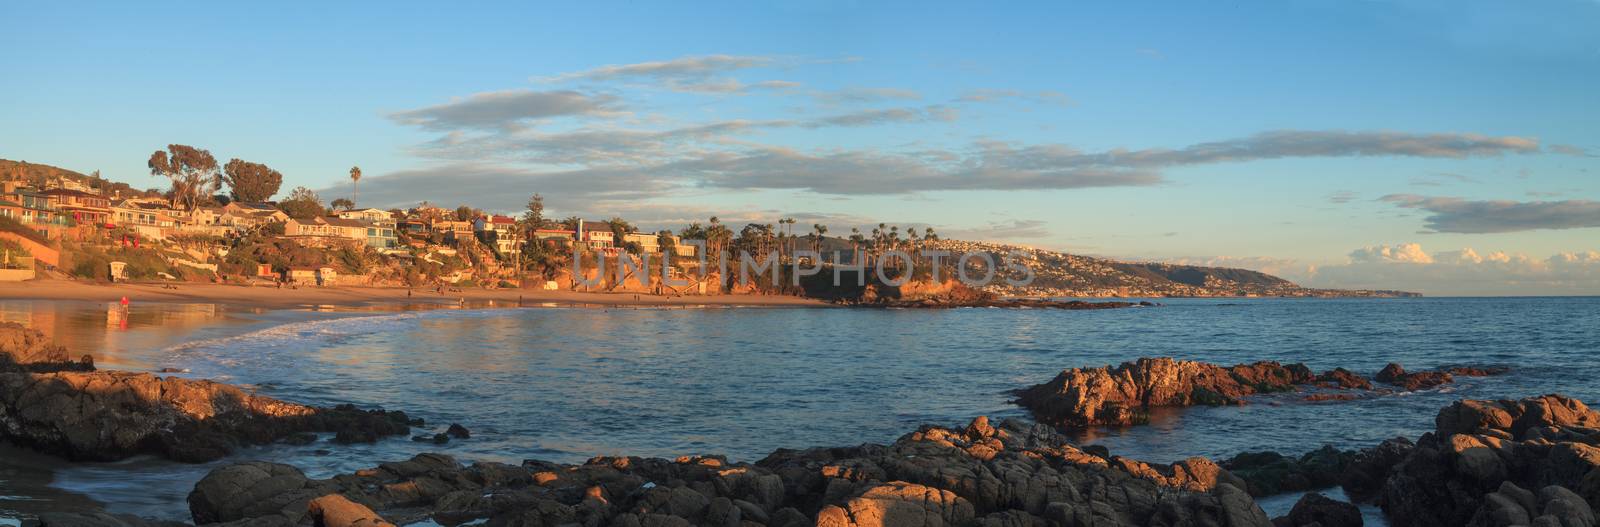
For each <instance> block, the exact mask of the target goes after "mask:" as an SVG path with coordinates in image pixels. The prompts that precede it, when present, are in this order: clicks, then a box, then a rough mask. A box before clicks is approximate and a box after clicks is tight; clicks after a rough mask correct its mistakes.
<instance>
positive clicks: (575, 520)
mask: <svg viewBox="0 0 1600 527" xmlns="http://www.w3.org/2000/svg"><path fill="white" fill-rule="evenodd" d="M1113 459H1115V460H1116V463H1112V462H1110V461H1108V460H1107V459H1106V458H1104V457H1099V456H1093V455H1089V454H1086V453H1084V452H1083V451H1081V450H1078V449H1077V448H1075V447H1073V446H1072V445H1071V444H1070V443H1069V442H1068V441H1067V439H1066V437H1065V436H1063V435H1061V434H1060V433H1059V432H1057V431H1055V430H1054V429H1052V428H1050V427H1048V426H1045V425H1037V424H1032V423H1025V422H1022V421H1020V420H1015V419H1008V420H1005V421H1001V422H999V423H993V422H991V421H989V420H988V419H975V420H973V422H972V423H970V424H968V425H967V426H965V427H961V428H945V427H938V426H924V427H921V428H919V429H918V430H916V431H915V432H912V433H910V434H906V435H905V436H902V437H901V438H900V439H899V440H897V441H895V442H894V443H892V444H887V445H870V444H869V445H859V446H852V447H836V448H810V449H805V450H778V451H776V452H773V453H772V454H771V455H769V456H767V457H766V458H764V459H762V460H761V461H758V462H756V463H753V464H750V463H732V462H729V461H728V460H727V459H726V458H722V457H718V456H685V457H681V458H678V459H655V458H638V457H596V458H593V459H590V460H589V461H588V462H585V463H583V464H579V465H561V464H556V463H550V462H545V461H538V460H529V461H525V462H523V464H522V466H509V465H503V464H499V463H475V464H472V465H470V466H462V465H461V464H460V463H457V462H456V461H455V460H454V459H452V458H450V457H448V456H444V455H440V454H421V455H418V456H416V457H413V458H412V459H410V460H406V461H401V462H396V463H383V464H380V465H378V466H377V467H375V468H372V469H366V470H361V471H357V472H356V473H354V474H345V475H339V476H335V477H333V478H330V479H327V480H320V481H306V480H305V479H304V477H303V476H300V477H294V476H297V475H298V471H293V470H292V469H288V470H289V472H288V473H287V474H278V473H277V472H274V471H278V470H281V469H279V468H277V466H274V465H271V464H260V463H256V464H252V463H246V464H239V465H230V466H229V467H224V468H221V469H217V470H215V471H213V472H212V473H211V474H210V475H208V476H207V477H206V478H205V479H202V480H201V482H200V483H199V484H197V485H196V490H195V493H193V494H191V499H190V502H191V509H192V510H193V512H194V513H195V519H196V521H197V522H199V523H210V522H214V521H249V522H255V521H272V522H289V523H301V524H306V523H309V522H311V521H312V520H311V519H310V518H309V516H302V517H299V518H291V516H293V513H292V511H294V510H300V511H307V510H309V509H308V508H306V507H307V506H308V505H309V503H310V500H313V499H317V498H321V497H324V496H327V495H329V494H337V495H339V496H342V497H343V498H345V499H348V500H349V501H350V502H352V503H354V504H359V505H361V506H364V507H366V508H367V509H369V510H371V511H375V514H381V515H382V517H383V518H384V519H386V520H388V521H391V522H394V523H395V524H398V525H409V524H413V523H417V522H421V521H425V520H426V521H434V522H436V523H439V524H441V525H454V524H459V523H461V522H466V521H477V520H484V521H486V522H487V524H488V525H596V526H632V525H638V526H640V527H644V526H647V525H655V526H667V525H716V526H720V527H727V526H734V525H737V526H740V527H747V526H755V525H768V526H789V527H799V526H803V525H824V524H826V525H868V524H870V525H995V526H1018V527H1021V526H1030V527H1031V526H1033V525H1042V524H1044V523H1045V522H1046V521H1047V519H1048V518H1064V519H1065V520H1063V523H1064V524H1069V525H1127V526H1133V525H1146V524H1151V522H1150V521H1149V520H1151V519H1152V518H1161V523H1164V524H1168V525H1219V526H1220V525H1235V526H1241V527H1265V526H1266V525H1268V524H1269V522H1268V521H1267V519H1266V515H1265V514H1263V513H1262V512H1261V509H1260V508H1259V507H1257V506H1256V504H1255V502H1254V501H1253V500H1252V499H1251V498H1250V496H1249V495H1248V494H1247V493H1246V492H1245V491H1243V490H1240V488H1239V487H1237V486H1236V485H1242V484H1243V482H1242V481H1240V480H1238V479H1237V478H1235V477H1233V476H1232V475H1231V474H1229V473H1228V472H1227V471H1225V470H1222V469H1221V468H1220V467H1218V466H1217V465H1215V464H1214V463H1211V462H1209V461H1206V460H1204V459H1198V458H1197V459H1191V460H1186V461H1184V462H1182V463H1177V464H1173V465H1165V466H1154V465H1150V464H1146V463H1142V462H1137V461H1134V460H1127V459H1124V458H1113ZM274 475H276V476H274ZM278 476H281V477H282V479H281V480H273V479H272V478H273V477H278ZM258 489H259V490H258ZM258 504H259V506H258ZM297 505H298V506H300V507H302V508H300V509H294V507H295V506H297ZM245 509H248V510H249V512H248V513H247V514H246V515H243V516H242V514H244V513H242V512H241V511H243V510H245ZM285 511H290V512H285ZM363 517H365V516H363ZM219 518H227V519H219Z"/></svg>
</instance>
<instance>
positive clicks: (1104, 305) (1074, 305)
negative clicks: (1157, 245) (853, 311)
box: [850, 298, 1157, 310]
mask: <svg viewBox="0 0 1600 527" xmlns="http://www.w3.org/2000/svg"><path fill="white" fill-rule="evenodd" d="M850 305H851V306H854V307H892V308H913V309H915V308H920V309H952V308H959V307H993V308H1002V309H1066V310H1086V309H1121V308H1125V307H1154V306H1156V305H1157V304H1155V303H1153V302H1085V301H1082V300H1045V299H1038V298H1013V299H994V298H988V299H981V300H970V301H949V300H944V299H940V298H921V299H916V300H893V301H882V302H877V303H872V304H850Z"/></svg>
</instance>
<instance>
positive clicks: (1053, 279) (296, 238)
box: [0, 145, 1409, 298]
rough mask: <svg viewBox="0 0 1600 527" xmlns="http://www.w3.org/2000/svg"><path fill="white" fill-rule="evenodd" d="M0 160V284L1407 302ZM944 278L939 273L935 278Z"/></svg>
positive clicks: (1270, 280) (1141, 266)
mask: <svg viewBox="0 0 1600 527" xmlns="http://www.w3.org/2000/svg"><path fill="white" fill-rule="evenodd" d="M0 163H4V164H0V255H3V259H0V281H18V280H30V279H71V280H88V281H98V282H118V281H146V282H159V283H167V284H171V285H169V287H175V286H176V284H181V283H185V282H188V283H233V284H244V285H262V286H275V287H283V286H289V287H302V286H306V287H330V286H391V287H412V288H415V287H421V288H433V289H438V290H441V291H442V290H443V289H445V288H451V289H459V288H465V287H473V288H489V289H499V288H529V289H540V290H583V291H602V292H604V291H610V292H627V293H649V294H660V295H685V294H717V293H730V292H744V293H752V292H755V293H773V292H776V293H786V294H792V293H796V292H798V291H797V290H795V289H793V288H790V287H785V286H784V285H783V284H781V283H779V282H780V281H778V280H767V282H766V283H762V282H757V283H756V284H755V285H754V286H751V287H746V288H744V289H738V288H737V285H738V284H735V283H734V282H733V281H732V280H728V279H706V278H705V274H702V273H701V272H700V271H702V269H700V268H699V266H700V265H702V264H701V263H699V260H700V258H699V257H700V255H699V254H698V253H697V248H700V247H704V248H706V249H707V251H706V252H708V253H709V254H711V255H716V254H722V253H724V252H730V251H744V252H748V253H752V254H755V255H756V259H757V260H760V259H762V258H766V257H768V255H776V258H778V261H779V263H780V266H779V267H783V266H787V265H791V264H794V263H796V262H798V261H800V259H801V258H806V259H807V261H805V263H806V264H814V263H823V264H827V265H832V264H840V263H845V264H848V263H850V262H857V261H858V260H857V259H858V258H859V259H860V260H863V261H866V262H874V261H881V258H883V257H884V255H885V253H888V252H891V251H903V252H907V253H916V252H918V251H923V250H934V251H948V252H949V253H950V254H967V253H983V254H988V255H992V259H990V260H989V261H992V262H1000V261H1002V260H1003V259H1004V258H1007V257H1009V258H1014V259H1015V261H1017V262H1019V263H1021V264H1022V265H1024V266H1025V267H1026V268H1027V269H1029V270H1030V271H1031V273H1032V274H1033V276H1032V277H1024V276H1021V275H1020V274H1019V273H1017V272H1016V270H1015V269H1014V268H1011V267H1007V266H1002V265H998V263H997V264H996V265H995V269H994V272H995V273H996V274H997V275H998V276H999V277H1000V278H1002V279H997V280H992V281H989V282H987V283H986V284H985V285H983V286H982V289H984V290H985V291H988V292H989V293H992V294H996V295H1000V296H1007V297H1033V298H1045V297H1208V296H1246V297H1255V296H1261V297H1268V296H1286V297H1307V296H1407V295H1409V293H1404V292H1398V291H1346V290H1325V289H1311V288H1305V287H1301V286H1299V285H1296V284H1294V283H1292V282H1289V281H1287V280H1283V279H1280V278H1277V277H1273V276H1270V275H1267V274H1264V273H1259V272H1255V271H1247V270H1242V269H1225V268H1208V267H1196V266H1186V265H1171V264H1162V263H1134V262H1120V261H1115V260H1107V259H1101V258H1093V257H1086V256H1078V255H1070V254H1065V253H1059V252H1055V251H1048V250H1043V249H1035V248H1028V247H1019V246H1014V245H1006V244H1000V243H991V242H980V241H962V240H948V239H943V238H941V237H939V236H938V235H937V234H936V233H934V232H933V229H932V228H924V229H922V230H920V231H919V230H918V229H915V228H907V229H905V230H904V231H902V230H901V228H900V227H898V226H889V225H879V226H878V227H877V228H870V227H869V231H868V232H861V229H859V228H852V229H851V233H850V234H849V235H848V236H828V232H829V231H828V228H827V226H825V225H820V224H818V225H812V226H811V227H810V228H804V227H802V226H799V225H796V223H797V222H796V220H793V219H788V218H783V219H777V220H776V221H775V222H774V223H771V224H761V223H751V224H748V225H745V226H743V227H742V228H739V229H738V230H737V231H735V230H734V228H733V227H731V226H729V225H725V224H723V223H722V222H720V221H719V220H718V219H717V218H715V217H713V218H710V219H709V221H708V222H707V223H706V224H699V223H695V224H691V225H688V226H685V227H684V228H682V229H681V230H679V231H678V232H673V231H670V230H660V231H654V232H649V231H642V230H640V229H639V228H637V227H636V226H634V225H633V224H631V223H629V222H628V221H627V220H625V219H623V218H617V217H613V218H610V219H605V220H590V219H584V218H581V217H576V216H574V217H568V218H564V219H552V218H546V217H544V205H543V201H542V198H540V197H539V196H538V195H537V194H535V195H532V196H531V197H530V199H529V203H528V208H527V209H526V210H524V211H521V213H520V214H517V215H514V216H513V215H508V214H502V213H493V212H485V211H482V210H479V209H476V208H473V207H470V206H466V205H462V206H459V207H456V208H453V209H449V208H443V207H439V206H435V205H432V204H429V203H427V202H420V203H419V204H418V205H417V206H415V207H411V208H406V209H399V208H395V209H379V208H371V207H360V206H359V205H358V204H357V202H356V201H355V200H356V199H357V197H358V196H359V193H358V192H359V183H360V177H361V174H360V169H359V168H352V169H351V171H350V185H351V188H350V190H351V195H350V197H349V198H344V197H340V198H336V199H333V200H332V201H331V202H328V203H326V204H325V203H324V202H323V200H322V198H321V197H320V196H317V195H316V193H315V192H312V191H310V190H308V189H305V188H304V187H301V188H296V189H293V190H292V191H290V192H289V195H288V197H287V198H286V199H280V200H277V201H271V200H270V198H271V197H272V196H274V195H276V194H277V193H278V188H277V187H278V186H279V184H280V182H281V174H278V173H277V172H276V171H273V170H271V169H269V168H267V167H266V166H265V165H261V164H256V163H248V162H243V161H240V160H237V159H235V160H233V161H231V162H229V163H228V164H227V165H226V166H225V167H221V168H219V165H218V163H217V162H216V161H215V160H214V159H212V158H211V155H210V153H209V152H206V151H204V150H200V149H195V148H191V147H187V146H183V145H172V146H171V147H169V150H168V151H158V152H157V154H156V155H153V156H152V160H151V161H150V168H151V173H152V175H155V176H161V177H166V178H167V179H169V180H170V181H171V187H170V188H169V189H168V190H159V189H150V190H139V189H136V188H134V187H133V186H131V185H129V184H126V183H121V182H112V181H110V180H107V179H105V178H101V177H99V175H98V173H95V174H93V175H83V174H79V173H76V172H71V171H67V170H63V169H59V168H56V167H52V166H48V165H40V164H32V163H24V162H10V161H0ZM685 240H693V241H694V242H695V243H686V242H685ZM574 249H576V250H574ZM803 251H814V252H815V253H817V254H819V255H824V256H821V259H822V262H810V261H809V257H805V256H802V255H803V254H810V253H807V252H803ZM573 254H579V255H582V257H583V258H586V260H585V261H586V262H594V263H600V264H601V265H604V263H603V262H606V261H610V262H612V264H611V265H612V267H610V270H608V271H606V272H605V273H604V274H602V273H601V270H599V269H589V270H587V272H586V273H587V274H585V275H584V276H579V277H577V279H575V278H574V276H573V273H572V270H571V269H572V265H571V264H572V262H571V258H572V256H571V255H573ZM840 255H842V256H840ZM664 257H666V258H664ZM836 258H837V259H836ZM664 259H665V260H668V261H669V262H670V263H668V265H666V266H664V267H663V268H664V269H666V270H667V271H666V272H669V273H670V274H671V275H672V277H671V278H673V279H674V280H672V281H673V282H686V284H687V285H675V284H674V283H663V281H661V280H654V281H651V280H648V279H646V280H644V283H636V282H638V281H634V280H625V279H621V278H620V277H614V276H613V274H614V273H615V271H616V269H617V268H619V267H622V264H623V263H624V262H623V260H626V263H627V264H631V265H634V266H641V267H642V266H643V265H645V263H646V262H657V263H656V264H655V265H660V263H659V262H661V261H662V260H664ZM762 263H765V262H762ZM897 263H898V262H897ZM910 263H912V264H913V265H921V264H922V263H923V262H921V261H914V262H910ZM706 265H709V266H710V267H708V268H707V269H704V270H705V271H713V270H715V269H717V264H716V263H715V261H714V260H713V261H712V262H710V263H709V264H706ZM944 265H948V263H946V264H944ZM966 265H969V266H972V267H974V268H976V269H977V270H978V271H982V272H977V273H976V274H979V275H983V274H986V273H987V271H985V269H986V265H985V264H984V262H983V261H982V260H972V261H970V262H969V263H968V264H966ZM589 267H593V265H590V266H589ZM952 271H953V270H952ZM924 272H925V271H924ZM646 274H648V275H651V276H653V275H654V274H655V273H654V272H652V273H646ZM730 274H732V273H730ZM951 274H954V273H953V272H949V271H947V274H945V275H944V276H946V277H949V276H950V275H951ZM774 276H775V275H774ZM927 276H928V275H926V274H924V275H921V276H919V277H923V278H925V277H927ZM697 277H698V278H700V279H696V278H697ZM590 278H596V279H598V280H599V281H598V282H591V280H590ZM718 278H721V277H720V276H719V277H718ZM1023 278H1028V279H1027V280H1023ZM679 279H681V280H679ZM945 279H946V280H948V278H945ZM1023 282H1026V283H1023ZM1018 284H1020V285H1018Z"/></svg>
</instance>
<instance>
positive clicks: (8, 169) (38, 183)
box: [0, 159, 144, 195]
mask: <svg viewBox="0 0 1600 527" xmlns="http://www.w3.org/2000/svg"><path fill="white" fill-rule="evenodd" d="M13 180H20V181H24V182H26V183H27V184H29V185H31V186H35V187H42V186H45V184H46V183H48V182H52V181H56V180H67V181H72V182H75V183H78V184H80V185H83V186H85V187H88V188H92V189H96V190H99V191H101V192H104V193H108V194H110V193H118V192H120V193H121V194H124V195H127V194H136V193H142V192H144V191H143V190H141V189H136V188H133V186H132V185H129V184H127V183H123V182H120V181H111V180H109V179H105V178H102V177H99V175H98V173H97V174H96V175H87V174H83V173H81V172H76V171H72V170H67V169H65V168H61V167H57V166H51V165H44V164H40V163H29V162H27V161H12V160H10V159H0V181H13Z"/></svg>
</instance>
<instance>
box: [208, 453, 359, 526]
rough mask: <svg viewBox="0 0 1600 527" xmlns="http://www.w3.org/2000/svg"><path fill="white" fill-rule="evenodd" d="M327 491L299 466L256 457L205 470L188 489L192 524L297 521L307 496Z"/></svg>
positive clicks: (308, 500)
mask: <svg viewBox="0 0 1600 527" xmlns="http://www.w3.org/2000/svg"><path fill="white" fill-rule="evenodd" d="M330 492H331V488H330V486H329V485H328V484H326V483H323V482H317V481H312V480H311V479H309V478H306V476H305V474H304V473H302V472H300V469H297V468H294V467H291V466H289V465H283V464H279V463H266V462H260V461H254V462H248V463H238V464H233V465H228V466H225V467H222V468H219V469H216V470H213V471H211V472H210V473H208V474H206V476H205V477H204V478H201V479H200V481H199V482H198V483H195V485H194V490H193V491H190V492H189V513H190V515H191V516H192V517H193V518H194V523H195V524H196V525H205V524H209V523H221V522H231V521H237V520H246V519H248V520H253V521H256V522H268V521H281V522H287V523H289V524H294V523H298V522H300V521H301V520H302V519H305V518H306V515H307V514H308V513H309V511H310V508H309V507H310V503H311V500H313V499H316V498H318V497H321V496H324V495H326V494H329V493H330Z"/></svg>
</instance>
